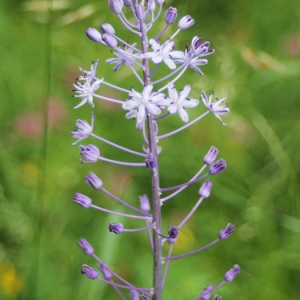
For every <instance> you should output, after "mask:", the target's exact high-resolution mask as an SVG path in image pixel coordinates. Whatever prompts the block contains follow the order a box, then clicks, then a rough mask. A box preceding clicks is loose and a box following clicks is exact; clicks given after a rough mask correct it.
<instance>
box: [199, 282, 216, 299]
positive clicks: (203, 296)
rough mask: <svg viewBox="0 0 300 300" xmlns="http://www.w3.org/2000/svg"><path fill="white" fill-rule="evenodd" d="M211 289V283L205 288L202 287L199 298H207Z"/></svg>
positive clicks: (212, 288)
mask: <svg viewBox="0 0 300 300" xmlns="http://www.w3.org/2000/svg"><path fill="white" fill-rule="evenodd" d="M213 291H214V287H213V286H212V285H211V284H209V285H208V286H207V287H206V288H205V289H203V291H202V293H201V295H200V298H199V299H202V300H209V299H210V296H211V293H212V292H213Z"/></svg>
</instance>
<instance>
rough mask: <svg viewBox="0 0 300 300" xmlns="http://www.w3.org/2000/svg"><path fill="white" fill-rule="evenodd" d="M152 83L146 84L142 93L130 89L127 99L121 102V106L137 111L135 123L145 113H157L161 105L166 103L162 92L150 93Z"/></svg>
mask: <svg viewBox="0 0 300 300" xmlns="http://www.w3.org/2000/svg"><path fill="white" fill-rule="evenodd" d="M152 89H153V85H148V86H146V87H145V88H144V90H143V92H142V93H138V92H136V91H135V90H134V89H131V90H130V92H129V100H127V101H126V102H125V103H124V104H123V108H124V109H126V110H130V111H132V110H133V111H135V110H136V111H137V123H141V122H142V121H144V120H145V118H146V113H147V112H150V113H151V114H153V115H158V114H160V112H161V106H162V105H166V104H168V102H165V101H164V100H165V95H164V94H156V93H151V92H152Z"/></svg>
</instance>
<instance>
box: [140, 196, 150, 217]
mask: <svg viewBox="0 0 300 300" xmlns="http://www.w3.org/2000/svg"><path fill="white" fill-rule="evenodd" d="M140 209H141V210H142V211H144V212H146V213H148V212H149V211H150V203H149V200H148V197H147V196H146V195H142V196H140Z"/></svg>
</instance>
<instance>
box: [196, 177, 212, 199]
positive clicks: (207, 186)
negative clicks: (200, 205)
mask: <svg viewBox="0 0 300 300" xmlns="http://www.w3.org/2000/svg"><path fill="white" fill-rule="evenodd" d="M212 185H213V184H212V182H211V181H210V180H206V181H205V182H204V183H203V184H202V186H201V188H200V190H199V196H200V197H203V198H208V197H209V196H210V190H211V188H212Z"/></svg>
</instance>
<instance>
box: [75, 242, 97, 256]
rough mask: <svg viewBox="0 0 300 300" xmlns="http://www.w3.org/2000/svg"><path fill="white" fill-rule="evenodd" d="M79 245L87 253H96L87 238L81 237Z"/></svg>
mask: <svg viewBox="0 0 300 300" xmlns="http://www.w3.org/2000/svg"><path fill="white" fill-rule="evenodd" d="M77 245H78V246H79V247H80V248H81V249H82V250H83V251H84V252H85V254H86V255H92V254H94V248H93V247H92V246H91V245H90V244H89V243H88V242H87V240H85V239H80V240H79V242H78V243H77Z"/></svg>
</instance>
